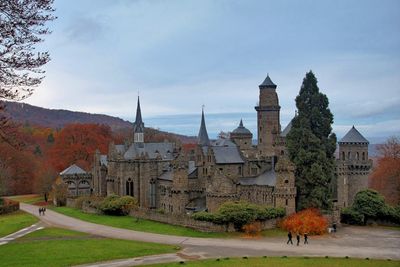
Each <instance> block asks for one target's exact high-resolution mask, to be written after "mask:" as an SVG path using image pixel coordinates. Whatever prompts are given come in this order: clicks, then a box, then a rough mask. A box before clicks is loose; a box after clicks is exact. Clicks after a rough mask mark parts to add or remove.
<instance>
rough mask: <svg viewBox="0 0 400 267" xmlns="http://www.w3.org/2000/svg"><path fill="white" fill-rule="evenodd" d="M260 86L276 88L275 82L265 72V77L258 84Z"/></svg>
mask: <svg viewBox="0 0 400 267" xmlns="http://www.w3.org/2000/svg"><path fill="white" fill-rule="evenodd" d="M259 87H260V88H263V87H265V88H276V84H274V83H273V82H272V80H271V78H270V77H269V75H268V74H267V78H265V80H264V81H263V83H262V84H260V85H259Z"/></svg>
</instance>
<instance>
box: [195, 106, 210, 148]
mask: <svg viewBox="0 0 400 267" xmlns="http://www.w3.org/2000/svg"><path fill="white" fill-rule="evenodd" d="M197 143H198V144H199V145H201V146H208V145H209V144H210V139H209V138H208V133H207V128H206V121H205V119H204V106H203V107H202V110H201V124H200V130H199V136H198V140H197Z"/></svg>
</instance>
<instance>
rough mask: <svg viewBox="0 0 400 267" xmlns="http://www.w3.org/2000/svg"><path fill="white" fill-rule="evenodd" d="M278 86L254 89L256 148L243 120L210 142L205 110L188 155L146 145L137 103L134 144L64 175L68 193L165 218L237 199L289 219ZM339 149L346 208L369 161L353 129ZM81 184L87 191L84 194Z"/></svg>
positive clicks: (363, 181) (290, 183) (291, 185)
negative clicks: (121, 200) (124, 203)
mask: <svg viewBox="0 0 400 267" xmlns="http://www.w3.org/2000/svg"><path fill="white" fill-rule="evenodd" d="M276 88H277V85H276V84H274V83H273V82H272V80H271V79H270V77H269V76H268V75H267V77H266V78H265V80H264V82H263V83H262V84H261V85H259V101H258V104H257V106H256V107H255V110H256V112H257V141H258V142H257V145H253V134H252V133H251V132H250V131H249V130H248V129H247V128H246V127H245V126H244V124H243V121H242V120H240V123H239V125H238V127H237V128H236V129H234V130H233V131H232V132H230V135H229V138H226V139H218V140H210V139H209V137H208V133H207V128H206V121H205V115H204V110H203V111H202V114H201V124H200V129H199V134H198V140H197V144H196V146H195V147H194V148H193V149H190V150H188V151H187V150H184V149H182V147H179V146H178V145H177V144H174V143H167V142H164V143H145V142H144V122H143V119H142V114H141V108H140V101H139V98H138V101H137V110H136V120H135V122H134V124H133V126H134V127H133V140H126V142H125V144H117V145H116V144H113V143H111V144H110V145H109V151H108V155H101V154H100V153H99V152H96V154H95V157H94V167H93V172H92V174H91V175H87V173H86V172H84V171H83V170H81V169H78V170H77V168H75V167H73V168H72V170H71V169H67V170H66V171H64V175H62V174H61V177H62V178H63V180H64V181H65V182H66V183H68V188H69V193H70V195H74V196H77V195H82V194H87V193H88V189H87V184H88V183H90V184H91V190H90V192H91V193H94V194H96V195H99V196H107V195H111V194H117V195H130V196H133V197H135V198H136V199H137V200H138V203H139V206H140V208H142V209H145V210H147V209H155V210H162V211H163V212H165V213H170V214H186V213H191V212H196V211H202V210H207V211H209V212H214V211H216V210H217V209H218V207H219V206H220V205H221V204H223V203H224V202H227V201H236V200H245V201H249V202H251V203H255V204H261V205H268V206H271V207H283V208H285V209H286V212H287V214H290V213H293V212H295V198H296V187H295V177H294V166H293V164H292V163H291V162H290V161H289V160H288V157H287V155H286V154H287V152H286V148H285V144H286V140H285V139H286V135H287V134H288V133H289V131H290V129H291V123H289V124H288V126H287V127H286V128H285V129H284V130H283V131H281V124H280V106H279V99H278V95H277V92H276ZM339 151H340V155H341V156H340V157H339V159H338V160H337V185H336V188H337V190H336V191H337V198H338V205H339V206H340V207H345V206H348V205H351V203H352V201H353V199H354V195H355V193H357V192H358V191H359V190H361V189H363V188H366V187H367V181H368V174H369V170H370V168H371V161H370V160H368V141H367V140H366V139H365V138H364V137H362V135H361V134H360V133H359V132H358V131H357V130H356V129H355V128H354V127H353V128H352V129H351V130H350V132H349V133H348V134H347V135H346V136H345V137H344V138H343V139H342V140H341V141H340V142H339ZM73 170H77V173H76V174H73V173H71V171H73ZM78 172H79V173H78ZM67 174H68V175H67ZM80 177H81V178H80ZM81 184H82V186H85V187H82V190H81V189H80V188H79V186H80V185H81Z"/></svg>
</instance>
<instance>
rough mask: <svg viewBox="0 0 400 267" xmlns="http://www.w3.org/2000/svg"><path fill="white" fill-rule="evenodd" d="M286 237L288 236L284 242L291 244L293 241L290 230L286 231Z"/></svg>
mask: <svg viewBox="0 0 400 267" xmlns="http://www.w3.org/2000/svg"><path fill="white" fill-rule="evenodd" d="M287 237H288V241H287V242H286V244H289V243H290V244H292V245H293V241H292V232H290V231H289V232H288V234H287Z"/></svg>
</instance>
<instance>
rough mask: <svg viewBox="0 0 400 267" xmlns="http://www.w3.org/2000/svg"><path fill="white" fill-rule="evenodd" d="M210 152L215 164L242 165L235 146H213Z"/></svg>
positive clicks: (242, 161)
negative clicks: (212, 154) (212, 153)
mask: <svg viewBox="0 0 400 267" xmlns="http://www.w3.org/2000/svg"><path fill="white" fill-rule="evenodd" d="M212 150H213V152H214V157H215V162H216V163H217V164H238V163H244V160H243V159H242V156H241V155H240V152H239V150H238V147H237V146H213V147H212Z"/></svg>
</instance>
